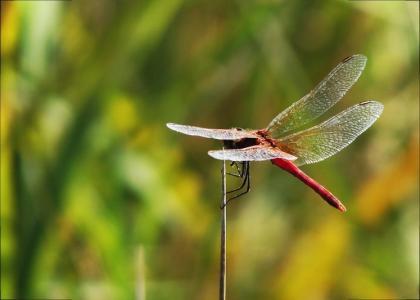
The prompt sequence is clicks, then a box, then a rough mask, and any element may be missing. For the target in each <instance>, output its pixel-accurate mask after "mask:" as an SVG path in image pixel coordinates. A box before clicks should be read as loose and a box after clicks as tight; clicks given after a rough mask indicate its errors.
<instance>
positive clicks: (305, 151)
mask: <svg viewBox="0 0 420 300" xmlns="http://www.w3.org/2000/svg"><path fill="white" fill-rule="evenodd" d="M366 60H367V59H366V57H365V56H363V55H360V54H359V55H353V56H350V57H348V58H346V59H345V60H344V61H342V62H341V63H340V64H339V65H338V66H336V67H335V68H334V69H333V70H332V71H331V72H330V73H329V74H328V75H327V76H326V77H325V78H324V79H323V80H322V81H321V82H320V83H319V84H318V85H317V86H316V87H315V88H314V89H313V90H312V91H310V92H309V93H308V94H307V95H305V96H304V97H302V98H301V99H300V100H299V101H297V102H295V103H294V104H292V105H291V106H290V107H288V108H286V109H285V110H284V111H282V112H281V113H280V114H278V115H277V116H276V117H275V118H274V119H273V120H272V121H271V123H270V124H269V125H268V126H267V127H266V128H264V129H259V130H244V129H240V128H232V129H209V128H201V127H196V126H189V125H179V124H174V123H168V124H167V126H168V127H169V128H170V129H172V130H174V131H177V132H181V133H184V134H187V135H193V136H200V137H205V138H211V139H216V140H222V141H223V143H224V149H223V150H212V151H209V152H208V154H209V155H210V156H211V157H213V158H216V159H219V160H230V161H232V162H241V163H242V171H241V172H240V176H241V177H243V178H244V181H243V183H242V185H241V187H240V188H242V187H244V186H245V184H247V187H248V188H247V191H248V190H249V162H250V161H263V160H271V162H272V163H273V164H274V165H276V166H278V167H280V168H281V169H283V170H285V171H287V172H289V173H290V174H292V175H293V176H295V177H297V178H298V179H299V180H301V181H302V182H303V183H305V184H306V185H308V186H309V187H310V188H312V189H313V190H314V191H315V192H316V193H318V194H319V195H320V196H321V197H322V198H323V199H324V200H325V201H326V202H327V203H328V204H330V205H331V206H333V207H335V208H337V209H339V210H340V211H345V210H346V208H345V206H344V205H343V204H342V203H341V202H340V200H338V198H337V197H335V196H334V195H333V194H332V193H331V192H330V191H328V190H327V189H326V188H325V187H323V186H322V185H321V184H319V183H318V182H316V181H315V180H314V179H312V178H311V177H309V176H308V175H307V174H305V173H304V172H303V171H302V170H301V169H300V168H299V166H302V165H305V164H311V163H316V162H319V161H322V160H324V159H326V158H328V157H330V156H332V155H334V154H336V153H337V152H339V151H341V150H342V149H343V148H345V147H346V146H348V145H349V144H350V143H352V142H353V141H354V140H355V139H356V138H357V137H358V136H359V135H360V134H362V133H363V132H364V131H365V130H366V129H368V128H369V127H370V126H371V125H372V124H373V123H374V122H375V121H376V120H377V119H378V118H379V116H380V115H381V113H382V111H383V105H382V104H381V103H379V102H376V101H365V102H362V103H359V104H356V105H354V106H351V107H349V108H348V109H346V110H344V111H342V112H341V113H339V114H337V115H335V116H333V117H331V118H330V119H328V120H326V121H324V122H322V123H320V124H318V125H316V126H313V127H310V128H308V129H305V130H301V131H298V132H296V133H290V132H291V131H293V130H296V129H298V128H300V127H302V126H303V125H305V124H307V123H309V122H310V121H312V120H314V119H316V118H318V117H319V116H321V115H322V114H324V113H325V112H326V111H327V110H329V109H330V108H331V107H332V106H333V105H334V104H336V103H337V102H338V101H339V100H340V99H341V98H342V97H343V96H344V95H345V94H346V92H347V91H348V90H349V89H350V88H351V86H352V85H353V84H354V83H355V82H356V81H357V79H358V78H359V76H360V75H361V73H362V71H363V69H364V67H365V65H366ZM225 148H226V149H225ZM236 190H238V189H235V191H236ZM247 191H245V192H247ZM242 194H243V193H241V194H240V195H242ZM234 198H236V197H234Z"/></svg>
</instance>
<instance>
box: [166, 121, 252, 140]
mask: <svg viewBox="0 0 420 300" xmlns="http://www.w3.org/2000/svg"><path fill="white" fill-rule="evenodd" d="M166 126H167V127H168V128H169V129H172V130H174V131H177V132H180V133H183V134H188V135H194V136H201V137H205V138H210V139H216V140H238V139H243V138H258V137H259V136H258V135H256V134H254V133H253V132H251V131H247V130H241V129H238V128H232V129H209V128H202V127H196V126H189V125H180V124H174V123H168V124H166Z"/></svg>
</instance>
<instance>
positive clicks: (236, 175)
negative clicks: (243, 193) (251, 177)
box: [226, 161, 244, 178]
mask: <svg viewBox="0 0 420 300" xmlns="http://www.w3.org/2000/svg"><path fill="white" fill-rule="evenodd" d="M230 166H231V167H233V166H235V168H236V174H235V173H230V172H226V174H227V175H230V176H233V177H240V178H242V177H243V172H244V170H243V162H242V170H240V169H239V166H238V163H237V162H236V161H232V162H231V163H230Z"/></svg>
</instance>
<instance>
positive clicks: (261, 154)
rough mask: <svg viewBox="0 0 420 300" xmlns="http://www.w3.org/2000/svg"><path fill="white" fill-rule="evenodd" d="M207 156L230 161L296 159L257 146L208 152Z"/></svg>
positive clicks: (281, 152) (269, 148) (278, 150)
mask: <svg viewBox="0 0 420 300" xmlns="http://www.w3.org/2000/svg"><path fill="white" fill-rule="evenodd" d="M209 155H210V156H211V157H213V158H215V159H220V160H230V161H258V160H270V159H273V158H283V159H287V160H295V159H296V157H295V156H293V155H290V154H288V153H286V152H283V151H281V150H280V149H277V148H273V147H269V146H263V145H257V146H251V147H247V148H243V149H224V150H212V151H209Z"/></svg>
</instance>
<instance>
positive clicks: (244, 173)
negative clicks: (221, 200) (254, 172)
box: [221, 161, 251, 208]
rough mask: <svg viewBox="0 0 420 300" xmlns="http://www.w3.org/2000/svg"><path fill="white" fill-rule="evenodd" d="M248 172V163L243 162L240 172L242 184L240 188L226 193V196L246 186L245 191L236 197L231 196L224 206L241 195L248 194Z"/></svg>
mask: <svg viewBox="0 0 420 300" xmlns="http://www.w3.org/2000/svg"><path fill="white" fill-rule="evenodd" d="M249 173H250V172H249V162H248V161H244V162H242V170H241V177H242V178H244V180H243V181H242V184H241V186H240V187H238V188H236V189H234V190H231V191H228V192H227V194H229V193H233V192H237V191H240V190H242V189H243V187H244V186H245V185H246V189H245V191H243V192H241V193H239V194H237V195H234V196H232V197H231V198H229V199H228V200H227V201H226V204H227V203H229V201H231V200H233V199H236V198H239V197H240V196H242V195H245V194H246V193H248V192H249V191H250V186H251V183H250V174H249ZM226 204H225V205H226ZM223 207H224V206H222V207H221V208H223Z"/></svg>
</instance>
